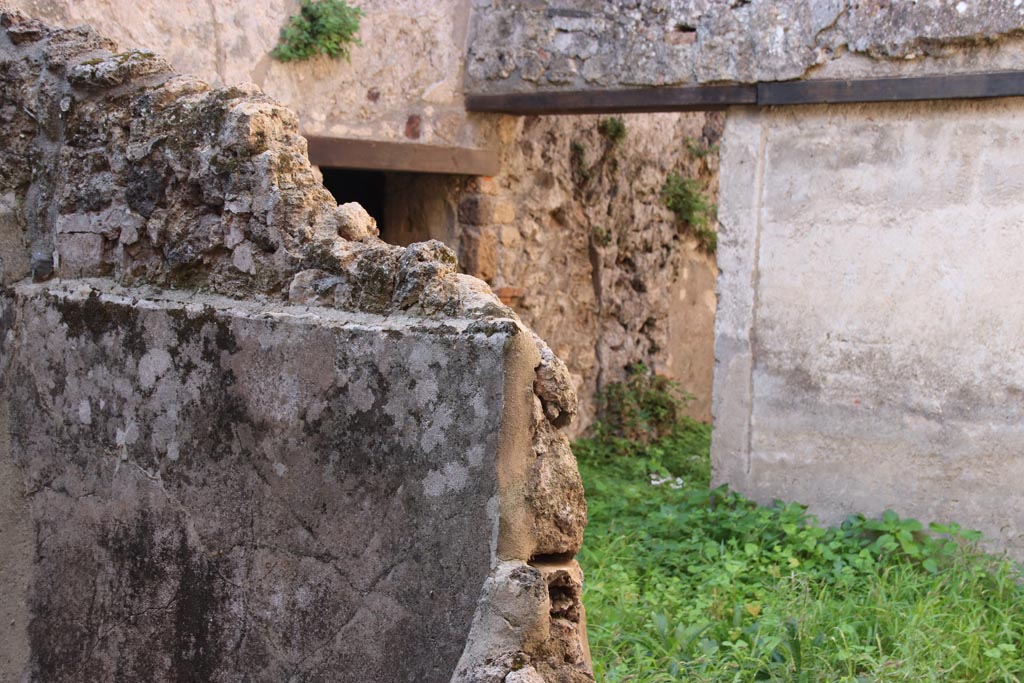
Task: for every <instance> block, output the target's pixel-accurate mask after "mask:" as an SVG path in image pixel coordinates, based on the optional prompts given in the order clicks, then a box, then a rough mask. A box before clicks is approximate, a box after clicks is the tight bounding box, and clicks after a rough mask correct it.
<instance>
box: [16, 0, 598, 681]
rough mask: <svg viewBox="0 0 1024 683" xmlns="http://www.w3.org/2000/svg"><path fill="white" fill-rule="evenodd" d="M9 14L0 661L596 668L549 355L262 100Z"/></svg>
mask: <svg viewBox="0 0 1024 683" xmlns="http://www.w3.org/2000/svg"><path fill="white" fill-rule="evenodd" d="M0 28H2V30H0V125H2V126H3V129H4V132H5V139H6V140H7V141H9V144H7V145H5V146H3V147H2V148H0V197H3V205H2V206H3V210H2V212H0V219H2V221H3V222H2V223H0V245H2V249H0V255H2V257H3V261H2V264H0V265H2V271H3V290H2V294H0V298H2V302H3V305H2V315H0V320H2V327H3V329H2V330H0V344H2V346H0V368H2V370H0V390H2V391H0V403H3V404H4V410H7V411H10V413H11V414H10V416H9V418H8V416H7V415H6V413H3V412H0V418H3V419H4V420H5V425H4V426H5V427H6V429H5V431H4V433H2V434H0V456H5V459H4V463H3V466H2V467H0V490H3V491H4V492H5V494H6V495H5V497H4V504H3V507H2V508H0V520H3V522H4V528H3V531H2V533H3V539H4V540H5V542H10V546H8V550H9V552H5V553H4V554H2V555H0V575H2V576H3V577H4V578H5V581H6V582H5V584H4V590H2V591H0V614H3V615H4V616H5V618H7V619H9V620H10V621H9V622H5V627H4V630H3V631H0V655H2V656H0V666H2V667H3V668H2V669H0V678H2V679H4V680H7V679H11V680H27V681H46V682H47V683H49V682H50V681H65V680H66V681H79V680H83V679H107V678H117V677H119V676H123V677H125V678H126V679H132V680H138V679H146V680H149V679H162V678H172V677H173V678H176V679H177V680H268V681H270V680H274V681H276V680H282V679H283V678H288V677H291V676H299V677H302V678H304V679H306V680H325V681H326V680H330V681H335V680H342V681H344V680H360V681H361V680H385V679H386V680H437V681H444V680H449V679H450V680H452V681H466V682H468V681H474V682H477V681H480V682H485V683H492V682H493V683H500V682H502V681H505V680H507V677H508V676H509V675H510V674H511V673H512V672H513V671H515V672H516V674H515V678H518V679H520V680H528V681H533V680H536V681H552V682H554V681H558V682H560V683H561V682H562V681H573V682H584V681H587V680H592V677H591V675H590V673H589V670H590V667H589V663H588V655H587V651H586V639H585V626H584V624H585V622H584V616H583V610H582V605H581V604H580V593H581V585H582V576H581V573H580V570H579V567H578V565H577V564H576V563H575V561H574V560H572V559H571V558H572V557H573V556H574V555H575V553H576V552H577V551H578V549H579V546H580V543H581V542H582V534H583V527H584V525H585V520H586V508H585V503H584V501H583V491H582V486H581V483H580V479H579V474H578V472H577V470H576V466H575V461H574V459H573V457H572V453H571V452H570V450H569V445H568V440H567V438H566V436H565V433H564V432H563V428H565V427H567V426H568V425H569V424H570V423H571V421H572V418H573V416H574V414H575V401H576V397H575V393H574V392H573V390H572V386H571V382H570V379H569V375H568V372H567V370H566V368H565V366H564V365H563V364H562V363H561V362H560V361H559V360H558V359H557V358H556V357H555V356H554V355H553V354H552V353H551V351H550V350H549V349H548V348H547V346H546V345H545V344H544V343H543V342H542V341H540V339H539V338H537V337H535V336H533V335H532V334H531V333H530V331H529V330H528V329H527V328H526V327H525V326H523V325H522V323H520V322H519V320H518V319H517V318H516V316H515V314H514V313H513V312H512V311H511V310H510V309H508V308H507V307H505V306H503V305H502V304H501V303H500V302H499V301H498V299H497V298H495V297H494V296H493V295H492V294H491V293H490V292H489V290H488V289H487V287H486V285H485V284H484V283H482V282H479V281H477V280H474V279H473V278H470V277H467V276H465V275H460V274H458V273H457V272H456V270H455V262H456V257H455V255H454V254H453V253H452V252H451V251H450V250H448V249H447V248H446V247H444V246H443V245H442V244H441V243H439V242H429V243H424V244H418V245H414V246H411V247H409V248H402V247H397V246H392V245H387V244H385V243H383V242H381V241H380V240H379V239H377V237H376V227H375V225H374V222H373V220H372V219H371V218H370V217H369V216H367V215H366V214H365V212H364V211H363V210H362V209H361V208H360V207H359V206H357V205H342V206H337V205H336V204H335V203H334V202H333V201H332V200H331V198H330V195H329V194H328V193H327V192H326V190H324V189H323V187H322V186H320V184H319V183H318V181H317V180H316V177H315V175H314V173H313V171H312V169H311V168H310V166H309V162H308V160H307V159H306V157H305V154H304V151H305V149H304V141H303V139H302V138H301V137H300V136H299V135H298V134H297V122H296V120H295V117H294V115H292V114H291V113H290V112H288V111H287V110H286V109H284V108H283V107H281V106H280V105H278V104H276V103H275V102H273V101H272V100H270V99H269V98H267V97H265V96H263V95H261V94H258V93H256V92H254V91H252V90H249V89H240V88H228V89H220V90H215V89H211V88H209V87H208V86H207V85H206V84H204V83H203V82H201V81H199V80H197V79H195V78H192V77H185V76H180V75H178V74H176V73H174V72H173V70H171V69H170V67H169V66H168V65H167V64H166V62H164V61H163V60H162V59H160V58H159V57H156V56H155V55H153V54H152V53H146V52H140V51H128V52H116V48H115V47H114V45H113V44H112V43H111V42H110V41H108V40H106V39H104V38H102V37H100V36H99V35H97V34H95V33H93V32H91V31H90V30H88V29H75V30H61V29H54V28H50V27H48V26H46V25H44V24H41V23H39V22H37V21H34V20H31V19H28V18H27V17H25V16H23V15H21V14H19V13H10V12H6V11H5V12H0ZM55 278H56V279H55ZM33 281H34V284H33ZM51 281H52V282H51ZM223 297H229V298H223ZM257 511H258V514H257ZM524 677H525V678H524Z"/></svg>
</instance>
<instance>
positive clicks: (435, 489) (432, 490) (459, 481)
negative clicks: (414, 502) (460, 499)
mask: <svg viewBox="0 0 1024 683" xmlns="http://www.w3.org/2000/svg"><path fill="white" fill-rule="evenodd" d="M468 480H469V469H468V468H467V467H466V466H465V465H460V464H459V463H456V462H450V463H447V464H446V465H445V466H444V469H442V470H434V471H432V472H431V473H430V474H428V475H427V476H426V478H425V479H424V480H423V492H424V493H426V494H427V495H428V496H430V497H431V498H436V497H437V496H440V495H441V494H443V493H454V492H456V491H461V490H462V489H463V488H465V486H466V482H467V481H468Z"/></svg>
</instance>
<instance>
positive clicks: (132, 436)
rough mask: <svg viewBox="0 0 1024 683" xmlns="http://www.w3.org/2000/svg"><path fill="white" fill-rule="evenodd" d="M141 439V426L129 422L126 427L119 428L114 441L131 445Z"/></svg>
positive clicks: (122, 444)
mask: <svg viewBox="0 0 1024 683" xmlns="http://www.w3.org/2000/svg"><path fill="white" fill-rule="evenodd" d="M138 440H139V428H138V426H137V425H136V424H135V423H134V422H129V423H128V424H127V425H125V428H124V429H118V430H117V431H116V432H115V434H114V443H116V444H117V445H118V446H131V445H132V444H133V443H135V442H136V441H138Z"/></svg>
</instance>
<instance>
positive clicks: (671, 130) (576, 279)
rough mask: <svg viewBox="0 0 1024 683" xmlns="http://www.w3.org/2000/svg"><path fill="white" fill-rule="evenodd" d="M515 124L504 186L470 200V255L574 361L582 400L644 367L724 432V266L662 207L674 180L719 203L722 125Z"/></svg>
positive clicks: (575, 119)
mask: <svg viewBox="0 0 1024 683" xmlns="http://www.w3.org/2000/svg"><path fill="white" fill-rule="evenodd" d="M602 121H604V119H603V118H602V117H598V116H565V117H527V118H519V119H513V118H506V119H503V121H502V123H503V127H502V129H501V130H500V131H499V132H498V134H499V135H500V136H501V141H502V144H501V149H502V150H503V156H502V167H503V171H502V173H501V175H499V176H497V177H495V178H493V179H483V180H479V181H476V182H475V183H474V184H473V185H471V186H470V188H469V190H470V193H469V194H468V195H467V196H465V197H464V198H463V199H462V206H461V211H460V214H461V219H462V221H463V223H464V225H463V226H462V231H463V232H462V237H461V242H460V244H461V254H460V256H461V257H462V262H463V266H464V267H465V268H466V269H467V271H468V272H471V273H473V274H476V275H478V276H480V277H483V278H485V279H486V280H487V281H488V282H490V283H491V285H492V286H493V287H494V290H495V291H496V292H497V293H498V294H499V295H501V296H502V297H503V298H505V299H506V300H507V301H508V302H509V303H510V305H511V306H512V307H513V308H514V309H515V310H516V312H517V313H519V315H521V316H522V317H523V319H524V320H526V321H528V322H529V324H530V325H531V326H532V327H533V328H534V329H536V330H538V332H539V333H540V334H541V335H542V336H544V338H545V339H546V340H547V341H548V343H549V344H551V346H552V348H553V349H555V351H556V353H557V354H558V356H559V357H560V358H563V359H564V360H565V361H566V364H567V365H568V367H569V370H570V372H571V373H572V374H573V378H574V381H575V382H576V387H577V392H578V393H579V396H580V419H579V422H578V427H577V428H582V427H585V426H586V425H588V424H589V423H590V420H591V418H592V417H593V410H594V405H593V397H594V394H595V392H596V391H597V390H598V389H599V388H600V387H601V386H603V385H605V384H607V383H608V382H614V381H619V380H621V379H623V377H624V376H625V368H626V366H628V365H630V364H631V363H636V362H643V363H645V364H647V365H648V366H649V367H651V368H654V369H656V370H657V371H659V372H661V373H663V374H666V375H668V376H671V377H673V378H675V379H677V380H678V381H679V382H680V384H681V385H682V386H683V388H684V389H686V390H687V391H689V392H691V393H692V394H694V396H695V397H696V399H695V400H694V402H693V403H692V404H691V405H690V406H689V410H690V413H691V415H692V416H693V417H695V418H697V419H702V420H708V419H710V398H711V375H712V365H713V354H712V344H711V340H712V337H713V326H714V316H715V297H714V280H715V274H716V270H715V263H714V257H713V256H712V255H709V254H707V253H705V252H704V251H702V250H701V249H700V248H699V246H698V244H697V242H696V240H695V239H694V238H693V237H691V236H689V234H688V233H687V232H686V227H685V226H683V225H680V224H679V223H678V222H677V221H676V220H675V218H674V217H673V215H672V214H671V212H669V211H668V210H667V209H666V208H665V206H664V203H663V201H662V199H661V196H660V193H661V188H662V186H663V185H664V183H665V180H666V178H667V176H668V174H669V173H670V172H678V173H681V174H682V175H683V176H685V177H691V178H697V179H699V180H700V181H701V183H702V185H703V187H704V188H705V189H706V193H707V195H708V197H709V199H710V201H712V202H713V201H714V198H715V196H716V194H717V190H718V188H717V182H718V153H717V145H718V142H719V138H720V136H721V125H722V118H721V116H720V115H714V114H713V115H706V114H703V113H695V114H649V115H648V114H644V115H630V116H625V117H622V121H623V123H624V124H625V137H624V138H622V139H621V140H619V141H613V140H610V139H609V138H608V137H607V136H606V135H604V134H602V133H601V131H600V125H601V122H602Z"/></svg>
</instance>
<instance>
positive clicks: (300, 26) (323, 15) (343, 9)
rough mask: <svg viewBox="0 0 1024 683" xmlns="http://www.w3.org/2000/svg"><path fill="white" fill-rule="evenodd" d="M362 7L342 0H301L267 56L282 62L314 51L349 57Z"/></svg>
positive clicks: (359, 43)
mask: <svg viewBox="0 0 1024 683" xmlns="http://www.w3.org/2000/svg"><path fill="white" fill-rule="evenodd" d="M363 16H364V15H363V10H361V9H359V8H358V7H353V6H351V5H349V4H348V3H347V2H345V0H302V6H301V8H300V10H299V13H298V14H296V15H293V16H292V17H290V18H289V19H288V23H287V24H286V25H285V26H284V28H282V29H281V36H280V40H279V41H278V44H277V47H275V48H274V49H273V50H272V51H271V53H270V54H271V56H273V57H274V58H275V59H278V60H280V61H282V62H291V61H297V60H304V59H310V58H312V57H316V56H318V55H327V56H328V57H331V58H334V59H338V58H345V59H351V49H352V46H353V45H362V43H361V42H360V41H359V38H358V37H357V35H356V34H357V33H358V31H359V22H360V20H361V19H362V17H363Z"/></svg>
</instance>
